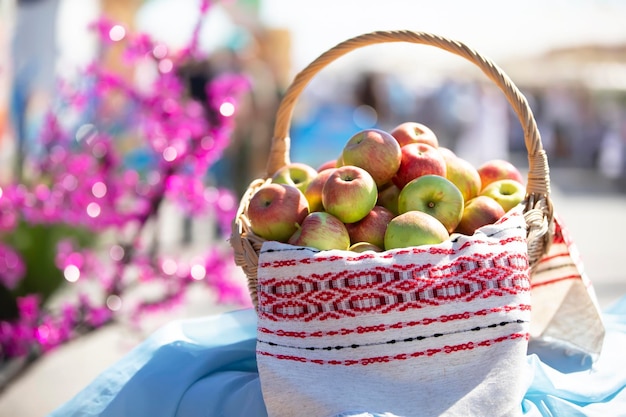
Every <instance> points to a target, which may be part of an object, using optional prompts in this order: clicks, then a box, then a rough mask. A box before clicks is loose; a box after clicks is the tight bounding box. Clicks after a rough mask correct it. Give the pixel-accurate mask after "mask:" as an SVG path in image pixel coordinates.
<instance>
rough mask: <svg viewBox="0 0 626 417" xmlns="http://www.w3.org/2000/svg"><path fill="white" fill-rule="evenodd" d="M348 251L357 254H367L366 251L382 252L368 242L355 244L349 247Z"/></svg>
mask: <svg viewBox="0 0 626 417" xmlns="http://www.w3.org/2000/svg"><path fill="white" fill-rule="evenodd" d="M348 250H349V251H350V252H358V253H363V252H367V251H373V252H382V251H383V250H382V249H381V248H379V247H378V246H376V245H374V244H372V243H369V242H357V243H355V244H353V245H350V247H349V248H348Z"/></svg>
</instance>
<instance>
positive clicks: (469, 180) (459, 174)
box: [438, 148, 482, 201]
mask: <svg viewBox="0 0 626 417" xmlns="http://www.w3.org/2000/svg"><path fill="white" fill-rule="evenodd" d="M438 149H439V152H440V153H441V154H442V155H443V159H444V160H445V161H446V178H447V179H449V180H450V181H452V183H453V184H454V185H456V186H457V187H458V189H459V190H461V194H463V199H464V200H465V201H469V200H471V199H472V198H474V197H476V196H477V195H478V193H479V192H480V190H481V188H482V187H481V180H480V174H478V170H477V169H476V167H475V166H474V165H472V164H471V163H470V162H469V161H468V160H466V159H463V158H461V157H459V156H457V155H456V154H454V153H452V152H451V151H450V152H446V151H445V150H444V149H447V148H438Z"/></svg>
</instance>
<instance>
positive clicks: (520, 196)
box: [480, 179, 526, 212]
mask: <svg viewBox="0 0 626 417" xmlns="http://www.w3.org/2000/svg"><path fill="white" fill-rule="evenodd" d="M480 195H486V196H487V197H491V198H493V199H494V200H496V201H497V202H498V204H500V205H501V206H502V208H503V209H504V211H505V212H506V211H509V210H511V209H512V208H513V207H515V206H517V205H518V204H519V203H521V202H522V201H523V200H524V199H525V198H526V188H525V187H524V186H523V185H522V184H521V183H519V181H516V180H511V179H504V180H498V181H494V182H492V183H491V184H489V185H487V187H485V188H483V190H482V191H481V192H480Z"/></svg>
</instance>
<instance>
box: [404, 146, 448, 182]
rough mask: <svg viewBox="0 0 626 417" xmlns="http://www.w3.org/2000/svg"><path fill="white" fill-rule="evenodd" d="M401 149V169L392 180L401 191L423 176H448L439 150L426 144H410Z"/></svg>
mask: <svg viewBox="0 0 626 417" xmlns="http://www.w3.org/2000/svg"><path fill="white" fill-rule="evenodd" d="M400 149H401V151H402V160H401V162H400V168H398V171H397V172H396V175H395V176H394V177H393V179H392V180H393V183H394V184H395V185H396V186H397V187H398V188H399V189H402V188H404V186H405V185H407V184H408V183H409V182H411V181H412V180H414V179H415V178H418V177H421V176H422V175H429V174H432V175H440V176H442V177H445V176H446V161H445V160H444V159H443V155H441V153H440V152H439V151H437V148H434V147H432V146H430V145H427V144H425V143H410V144H408V145H404V146H403V147H402V148H400Z"/></svg>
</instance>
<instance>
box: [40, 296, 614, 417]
mask: <svg viewBox="0 0 626 417" xmlns="http://www.w3.org/2000/svg"><path fill="white" fill-rule="evenodd" d="M603 318H604V321H605V325H606V339H605V343H604V349H603V352H602V355H601V357H600V359H599V360H598V361H597V363H595V364H594V365H593V367H591V368H590V369H584V370H579V371H573V372H565V371H559V370H557V369H566V368H568V367H558V366H557V367H552V366H549V365H547V364H546V363H544V362H542V361H541V360H540V358H539V357H538V356H537V355H535V354H531V355H529V356H528V365H529V367H530V368H531V370H532V373H533V377H532V379H531V380H530V384H529V387H528V390H527V393H526V396H525V398H524V400H523V401H522V404H521V407H522V410H523V414H524V416H525V417H539V416H541V417H555V416H558V417H561V416H568V417H569V416H573V417H577V416H585V417H611V416H624V415H626V390H625V389H624V388H625V387H626V297H624V298H623V299H622V300H620V301H619V302H617V303H616V304H614V305H613V306H612V307H611V308H609V309H607V310H606V311H605V312H604V314H603ZM255 347H256V315H255V313H254V311H253V310H251V309H248V310H239V311H234V312H230V313H226V314H222V315H219V316H212V317H207V318H201V319H194V320H181V321H177V322H172V323H170V324H169V325H167V326H165V327H164V328H162V329H161V330H159V331H157V332H155V333H154V334H153V335H152V336H151V337H150V338H148V339H147V340H146V341H145V342H143V343H142V344H140V345H139V346H137V347H136V348H135V349H134V350H132V351H131V352H130V353H129V354H128V355H126V356H125V357H124V358H123V359H122V360H120V361H119V362H118V363H116V364H115V365H113V366H112V367H111V368H109V369H108V370H106V371H105V372H104V373H102V374H101V375H100V376H99V377H98V378H96V379H95V380H94V381H93V382H92V383H91V384H90V385H88V386H87V387H85V389H84V390H83V391H82V392H80V393H79V394H78V395H77V396H76V397H74V398H73V399H72V400H70V401H69V402H67V403H66V404H64V405H63V406H61V407H60V408H59V409H57V410H56V411H54V412H53V413H52V414H50V417H61V416H63V417H65V416H81V417H92V416H102V417H108V416H111V417H113V416H115V417H124V416H132V417H143V416H146V417H148V416H150V417H152V416H172V417H174V416H175V417H192V416H194V417H195V416H211V417H217V416H228V417H237V416H248V417H249V416H259V417H263V416H266V415H267V412H266V410H265V405H264V403H263V398H262V395H261V387H260V382H259V376H258V372H257V366H256V358H255ZM563 360H564V361H567V360H570V359H569V358H563ZM502 383H506V381H503V382H502ZM357 416H358V417H393V416H392V415H390V414H388V413H385V412H384V410H359V411H355V410H346V412H345V413H342V414H341V415H340V416H335V417H357Z"/></svg>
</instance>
